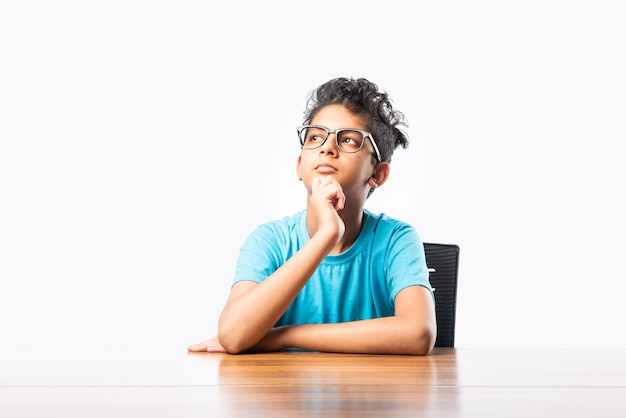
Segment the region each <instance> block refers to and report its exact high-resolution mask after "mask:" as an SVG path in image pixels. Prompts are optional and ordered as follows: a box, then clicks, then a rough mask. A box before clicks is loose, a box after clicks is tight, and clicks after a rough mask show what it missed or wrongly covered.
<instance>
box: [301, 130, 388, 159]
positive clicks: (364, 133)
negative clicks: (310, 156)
mask: <svg viewBox="0 0 626 418" xmlns="http://www.w3.org/2000/svg"><path fill="white" fill-rule="evenodd" d="M306 128H318V129H322V130H323V131H325V132H326V138H324V140H323V141H322V142H321V143H320V144H319V145H317V146H315V147H305V146H304V142H303V140H302V131H303V130H304V129H306ZM343 131H354V132H359V133H360V134H361V135H363V139H365V138H367V139H369V140H370V142H371V143H372V146H373V147H374V152H375V153H376V159H377V160H378V162H382V158H381V157H380V151H379V150H378V146H377V145H376V141H374V137H373V136H372V134H371V133H369V132H367V131H363V130H361V129H354V128H341V129H335V130H332V129H328V128H327V127H325V126H321V125H302V126H298V140H299V141H300V147H302V148H303V149H308V150H313V149H318V148H319V147H321V146H322V145H324V144H325V143H326V141H327V140H328V137H329V136H330V134H335V144H336V145H337V149H338V150H340V151H341V152H345V153H348V154H355V153H357V152H359V151H361V149H362V148H363V144H365V141H363V142H362V143H361V146H360V147H359V149H357V150H356V151H345V150H343V149H342V148H341V146H340V145H339V134H340V133H341V132H343Z"/></svg>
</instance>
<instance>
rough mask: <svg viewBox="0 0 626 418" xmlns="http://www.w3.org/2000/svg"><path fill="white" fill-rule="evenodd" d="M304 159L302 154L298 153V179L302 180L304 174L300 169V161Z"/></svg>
mask: <svg viewBox="0 0 626 418" xmlns="http://www.w3.org/2000/svg"><path fill="white" fill-rule="evenodd" d="M301 160H302V156H300V155H298V160H297V161H296V173H298V180H300V181H302V174H301V171H300V161H301Z"/></svg>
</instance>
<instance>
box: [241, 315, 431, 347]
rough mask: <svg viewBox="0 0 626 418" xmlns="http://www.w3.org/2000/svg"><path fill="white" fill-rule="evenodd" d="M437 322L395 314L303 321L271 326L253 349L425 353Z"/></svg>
mask: <svg viewBox="0 0 626 418" xmlns="http://www.w3.org/2000/svg"><path fill="white" fill-rule="evenodd" d="M435 337H436V324H435V323H432V322H428V321H426V322H424V321H415V320H414V319H411V318H402V317H397V316H391V317H384V318H376V319H369V320H363V321H354V322H344V323H337V324H306V325H293V326H286V327H279V328H275V329H272V330H271V331H270V332H269V333H268V334H267V336H266V337H265V338H264V339H263V340H262V341H260V343H259V344H258V345H257V346H255V347H254V348H253V349H254V350H256V351H278V350H282V349H287V348H298V349H304V350H314V351H325V352H338V353H371V354H415V355H426V354H428V353H429V352H430V351H431V350H432V348H433V345H434V341H435Z"/></svg>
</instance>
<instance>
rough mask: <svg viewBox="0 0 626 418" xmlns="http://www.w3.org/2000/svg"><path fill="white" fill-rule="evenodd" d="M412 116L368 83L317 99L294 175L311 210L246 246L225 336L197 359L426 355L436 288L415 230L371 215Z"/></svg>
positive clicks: (338, 87) (264, 229)
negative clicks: (297, 352)
mask: <svg viewBox="0 0 626 418" xmlns="http://www.w3.org/2000/svg"><path fill="white" fill-rule="evenodd" d="M398 126H406V121H405V118H404V115H403V114H402V113H401V112H399V111H397V110H394V109H393V108H392V105H391V100H390V99H389V97H388V95H387V93H385V92H381V91H379V90H378V86H377V85H376V84H374V83H372V82H370V81H368V80H366V79H363V78H359V79H353V78H336V79H333V80H330V81H328V82H326V83H324V84H322V85H321V86H319V87H318V88H317V89H316V90H314V91H313V92H312V94H311V96H310V97H309V100H308V102H307V110H306V112H305V117H304V125H303V126H301V127H299V128H298V136H299V140H300V145H301V149H302V150H301V153H300V155H298V157H297V173H298V178H299V180H300V181H302V182H303V184H304V187H305V189H306V196H307V200H306V210H303V211H301V212H299V213H296V214H293V215H292V216H287V217H284V218H283V219H281V220H275V221H272V222H268V223H266V224H263V225H261V226H259V227H258V228H257V229H256V230H254V231H253V232H252V233H251V234H250V235H249V237H248V238H247V239H246V241H245V242H244V244H243V246H242V248H241V251H240V254H239V259H238V261H237V266H236V271H235V277H234V280H233V286H232V288H231V291H230V295H229V297H228V300H227V302H226V304H225V307H224V309H223V311H222V313H221V315H220V318H219V322H218V335H217V336H215V337H213V338H211V339H209V340H206V341H204V342H201V343H198V344H194V345H191V346H189V347H188V350H189V351H192V352H195V351H204V352H206V351H212V352H228V353H242V352H267V351H279V350H285V349H302V350H314V351H327V352H343V353H376V354H417V355H426V354H428V353H429V352H430V351H431V350H432V348H433V345H434V342H435V337H436V319H435V309H434V299H433V294H432V288H431V286H430V283H429V277H428V269H427V266H426V262H425V257H424V247H423V244H422V242H421V240H420V237H419V235H418V234H417V232H416V231H415V229H414V228H413V227H412V226H410V225H408V224H407V223H404V222H402V221H399V220H396V219H393V218H391V217H389V216H387V215H385V214H374V213H372V212H370V211H368V210H367V209H365V208H364V207H365V202H366V200H367V198H368V197H369V195H370V194H371V193H372V192H373V191H374V190H375V189H376V188H378V187H381V186H382V185H383V184H384V183H385V181H386V180H387V179H388V177H389V172H390V161H391V156H392V154H393V152H394V150H395V149H396V148H397V147H398V146H402V147H403V148H406V147H407V145H408V137H407V136H406V134H405V133H404V132H402V131H401V130H400V129H399V128H398Z"/></svg>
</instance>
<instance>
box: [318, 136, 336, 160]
mask: <svg viewBox="0 0 626 418" xmlns="http://www.w3.org/2000/svg"><path fill="white" fill-rule="evenodd" d="M335 135H336V134H335V133H334V132H331V133H330V134H328V137H327V138H326V141H325V142H324V144H323V145H322V146H321V147H320V151H322V152H324V153H325V154H328V153H330V154H331V155H335V154H337V138H336V136H335Z"/></svg>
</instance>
